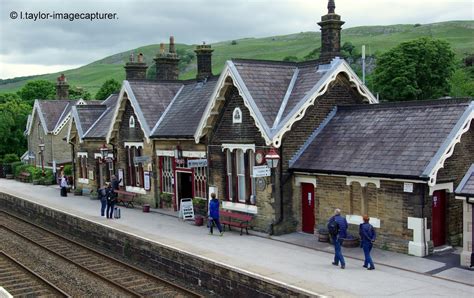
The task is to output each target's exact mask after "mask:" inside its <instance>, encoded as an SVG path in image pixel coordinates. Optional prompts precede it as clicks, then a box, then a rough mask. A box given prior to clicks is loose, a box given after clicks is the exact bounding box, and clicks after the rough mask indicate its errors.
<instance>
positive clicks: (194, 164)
mask: <svg viewBox="0 0 474 298" xmlns="http://www.w3.org/2000/svg"><path fill="white" fill-rule="evenodd" d="M203 167H207V159H190V160H188V168H203Z"/></svg>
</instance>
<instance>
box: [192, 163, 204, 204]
mask: <svg viewBox="0 0 474 298" xmlns="http://www.w3.org/2000/svg"><path fill="white" fill-rule="evenodd" d="M206 182H207V167H197V168H194V196H195V197H196V198H202V199H206V198H207V188H206Z"/></svg>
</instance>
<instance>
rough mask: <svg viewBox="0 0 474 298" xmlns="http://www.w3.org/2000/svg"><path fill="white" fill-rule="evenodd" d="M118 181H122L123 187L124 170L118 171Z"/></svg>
mask: <svg viewBox="0 0 474 298" xmlns="http://www.w3.org/2000/svg"><path fill="white" fill-rule="evenodd" d="M118 180H119V181H120V183H119V185H120V186H123V169H118Z"/></svg>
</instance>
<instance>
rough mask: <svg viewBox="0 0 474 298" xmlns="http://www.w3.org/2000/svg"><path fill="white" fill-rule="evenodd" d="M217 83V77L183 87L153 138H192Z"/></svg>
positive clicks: (158, 125)
mask: <svg viewBox="0 0 474 298" xmlns="http://www.w3.org/2000/svg"><path fill="white" fill-rule="evenodd" d="M217 81H218V78H217V77H211V78H209V79H208V80H207V81H206V82H195V81H193V82H188V83H187V84H184V85H182V89H180V91H179V93H178V94H177V95H176V97H175V98H174V99H173V101H172V102H171V104H170V106H169V107H168V108H167V110H166V111H165V112H164V113H163V116H162V117H161V118H160V120H159V121H158V123H157V124H156V127H155V129H154V131H152V134H151V136H152V137H163V138H165V137H169V138H173V137H175V138H176V137H183V138H192V137H193V136H194V133H195V132H196V129H197V127H198V125H199V121H200V119H201V117H202V114H203V113H204V110H205V108H206V105H207V103H208V102H209V99H210V97H211V95H212V93H213V91H214V88H215V87H216V84H217ZM184 119H185V121H183V120H184Z"/></svg>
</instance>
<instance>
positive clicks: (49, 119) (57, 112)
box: [37, 100, 75, 131]
mask: <svg viewBox="0 0 474 298" xmlns="http://www.w3.org/2000/svg"><path fill="white" fill-rule="evenodd" d="M37 103H38V105H39V106H40V109H41V113H42V114H43V118H44V120H45V122H46V123H45V124H46V128H47V130H48V131H53V130H54V128H55V127H56V124H57V123H58V122H59V120H60V118H61V117H62V116H63V115H64V113H63V112H64V110H65V109H66V108H68V107H69V106H70V105H71V104H74V103H75V100H38V101H37Z"/></svg>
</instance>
